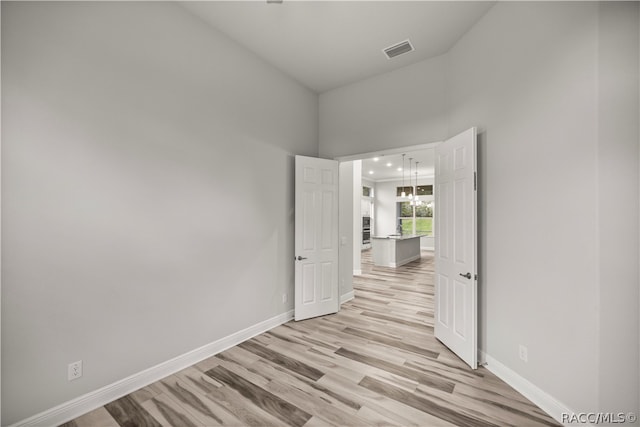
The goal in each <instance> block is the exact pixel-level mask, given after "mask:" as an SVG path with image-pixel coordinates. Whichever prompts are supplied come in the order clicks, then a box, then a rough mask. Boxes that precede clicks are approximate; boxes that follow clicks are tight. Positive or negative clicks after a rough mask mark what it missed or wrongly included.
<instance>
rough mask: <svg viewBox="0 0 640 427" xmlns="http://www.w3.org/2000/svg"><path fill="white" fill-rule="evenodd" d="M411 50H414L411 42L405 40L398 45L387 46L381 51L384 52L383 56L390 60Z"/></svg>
mask: <svg viewBox="0 0 640 427" xmlns="http://www.w3.org/2000/svg"><path fill="white" fill-rule="evenodd" d="M412 50H414V49H413V46H412V45H411V42H410V41H409V40H405V41H403V42H400V43H398V44H394V45H393V46H389V47H387V48H385V49H383V50H382V51H383V52H384V54H385V55H387V58H388V59H391V58H395V57H396V56H398V55H402V54H403V53H407V52H411V51H412Z"/></svg>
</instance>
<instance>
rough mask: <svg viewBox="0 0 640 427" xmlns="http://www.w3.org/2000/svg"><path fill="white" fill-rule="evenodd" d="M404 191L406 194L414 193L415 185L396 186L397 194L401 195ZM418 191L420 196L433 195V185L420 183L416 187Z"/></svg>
mask: <svg viewBox="0 0 640 427" xmlns="http://www.w3.org/2000/svg"><path fill="white" fill-rule="evenodd" d="M402 191H404V192H405V194H413V187H412V186H410V185H407V186H404V187H396V196H397V197H400V195H401V194H402ZM416 193H418V196H433V185H418V186H417V187H416Z"/></svg>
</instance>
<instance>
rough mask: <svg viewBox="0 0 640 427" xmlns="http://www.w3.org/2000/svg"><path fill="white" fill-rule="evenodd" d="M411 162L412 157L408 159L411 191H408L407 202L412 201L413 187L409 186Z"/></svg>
mask: <svg viewBox="0 0 640 427" xmlns="http://www.w3.org/2000/svg"><path fill="white" fill-rule="evenodd" d="M411 160H413V157H409V187H410V188H411V190H409V191H410V193H409V196H408V197H409V200H411V199H413V185H411Z"/></svg>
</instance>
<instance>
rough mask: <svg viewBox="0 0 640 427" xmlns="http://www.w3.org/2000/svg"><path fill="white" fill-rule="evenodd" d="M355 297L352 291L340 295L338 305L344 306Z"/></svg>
mask: <svg viewBox="0 0 640 427" xmlns="http://www.w3.org/2000/svg"><path fill="white" fill-rule="evenodd" d="M355 296H356V294H355V292H354V291H349V292H347V293H346V294H343V295H340V304H344V303H345V302H347V301H351V300H352V299H354V298H355Z"/></svg>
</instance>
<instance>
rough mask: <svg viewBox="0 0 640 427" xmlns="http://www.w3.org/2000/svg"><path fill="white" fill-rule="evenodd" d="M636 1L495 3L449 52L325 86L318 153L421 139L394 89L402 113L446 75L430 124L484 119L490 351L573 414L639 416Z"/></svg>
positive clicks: (483, 256)
mask: <svg viewBox="0 0 640 427" xmlns="http://www.w3.org/2000/svg"><path fill="white" fill-rule="evenodd" d="M637 7H638V5H637V3H624V4H622V3H607V4H606V5H604V6H599V5H598V3H589V2H585V3H580V2H566V3H555V2H553V3H552V2H548V3H546V2H498V3H497V4H496V5H495V6H494V7H493V8H492V9H491V10H490V11H489V12H488V13H487V14H486V15H485V16H484V17H483V18H482V19H481V20H480V21H479V22H478V23H477V24H476V25H475V26H474V27H473V28H472V29H471V30H470V31H469V32H468V33H467V34H466V35H465V36H463V37H462V39H461V40H460V41H459V42H458V43H457V45H456V46H455V47H454V48H453V49H452V50H451V51H450V52H449V53H448V54H446V55H444V58H439V59H437V60H436V61H435V62H433V60H430V61H425V62H424V63H421V64H417V65H414V66H411V67H407V68H405V69H403V70H400V71H396V72H391V73H388V74H386V75H384V76H378V77H376V78H374V79H369V80H367V81H363V82H360V83H358V84H355V85H352V86H348V87H345V88H340V89H336V90H334V91H330V92H328V93H326V94H321V95H320V109H321V120H320V128H321V132H320V152H321V153H323V154H324V155H326V156H329V157H331V156H338V155H343V156H346V155H350V154H356V153H363V152H371V151H373V150H380V149H383V148H386V149H388V148H393V147H402V146H406V145H407V144H411V143H414V142H415V140H416V137H415V135H414V134H407V135H406V136H407V139H406V140H404V141H402V140H401V138H400V137H399V136H400V135H403V134H404V132H405V130H406V129H407V122H406V121H405V120H403V117H402V115H401V114H398V115H394V114H392V113H391V114H390V113H389V111H387V110H384V111H382V110H381V109H376V108H373V107H370V106H371V105H379V104H385V103H386V102H387V100H386V98H385V97H386V96H387V93H384V91H383V90H382V89H381V87H385V88H389V87H395V88H397V90H398V91H399V92H402V93H403V95H402V97H399V98H393V100H392V102H389V104H390V105H392V107H391V106H390V107H389V108H390V109H391V108H393V109H395V110H397V111H399V112H403V111H406V110H407V109H411V108H413V107H414V106H415V105H417V104H418V103H420V102H425V101H423V99H422V98H423V93H422V91H419V90H417V91H415V92H411V91H410V88H417V87H422V88H427V87H429V85H433V86H434V87H435V86H437V85H439V84H441V80H440V79H438V78H437V77H435V78H434V75H433V74H432V73H429V72H426V70H434V69H438V70H439V71H440V72H442V73H443V74H444V75H446V76H447V79H446V90H445V97H446V99H447V107H446V108H445V110H444V111H438V112H436V113H434V114H430V113H431V112H432V111H433V110H430V109H428V108H427V109H423V110H422V113H423V115H424V117H425V121H424V122H422V124H424V125H425V127H424V128H422V129H421V130H420V132H422V133H423V134H424V135H425V137H428V138H430V139H431V141H435V140H439V139H444V138H445V137H447V136H452V135H454V134H456V133H458V132H460V131H462V130H465V129H467V128H469V127H471V126H478V127H479V129H480V135H479V174H480V177H479V232H480V251H479V252H480V253H479V261H480V267H479V274H480V281H479V287H480V294H479V298H480V319H479V322H480V331H479V332H480V336H479V339H480V347H481V349H482V350H483V351H484V352H486V353H487V354H489V355H490V356H491V357H492V358H493V359H495V360H497V361H499V362H500V363H502V364H503V365H504V366H506V367H507V368H508V369H509V370H511V371H512V372H514V373H515V374H516V375H517V376H519V377H521V378H523V379H525V380H528V381H530V382H531V383H532V384H533V385H535V386H537V387H538V388H540V389H542V390H543V391H544V392H546V393H547V394H548V395H550V396H551V397H553V398H555V399H557V400H558V401H559V402H560V404H561V405H563V406H564V407H566V408H570V409H573V410H576V411H586V412H589V411H597V410H608V409H615V408H619V407H622V406H625V408H626V410H627V411H635V412H636V413H637V412H638V408H637V406H636V405H637V402H638V377H639V375H638V361H637V349H638V336H639V332H638V320H637V312H638V305H637V302H638V279H637V277H638V276H637V274H638V273H637V268H638V267H637V266H638V264H637V262H636V261H637V259H638V203H637V199H638V193H639V191H638V178H637V176H638V130H637V126H638V125H637V117H638V92H637V91H638V89H637V84H638V61H637V52H638V34H637V32H638V12H637ZM622 16H625V19H622V20H621V22H620V23H619V25H616V22H617V21H618V19H619V18H621V17H622ZM541 28H544V31H540V29H541ZM627 56H628V58H627V60H625V58H626V57H627ZM443 64H444V65H443ZM412 67H415V68H412ZM440 67H441V68H440ZM620 67H622V68H620ZM603 72H604V74H603ZM381 82H383V83H384V85H382V84H381ZM433 90H434V91H435V88H434V89H433ZM425 91H428V89H425ZM625 94H626V95H625ZM337 112H340V114H341V117H339V118H337V117H334V116H335V115H336V114H338V113H337ZM443 116H445V117H446V120H447V125H446V126H443V125H442V123H440V122H438V123H437V124H436V123H435V121H434V122H431V121H430V120H429V119H430V118H431V117H440V118H441V117H443ZM349 122H352V123H354V126H353V127H348V126H347V125H346V124H345V123H349ZM410 128H411V127H410ZM445 130H446V134H445V135H443V134H442V133H443V132H445ZM420 132H418V133H420ZM376 133H380V134H381V135H382V136H381V137H380V138H376V137H373V138H372V137H371V136H372V135H375V134H376ZM387 136H393V137H389V138H387ZM383 139H384V141H383ZM425 142H429V141H425ZM618 165H620V167H621V168H622V169H621V170H620V171H619V172H618V171H617V168H618ZM378 193H380V189H379V191H378ZM609 204H613V207H614V208H615V209H611V208H612V206H609ZM620 209H623V210H624V214H620V215H618V213H619V212H621V211H620ZM381 231H382V230H381ZM623 235H625V236H626V237H624V236H623ZM616 268H620V273H621V276H620V280H619V279H618V278H617V277H618V276H616ZM616 306H619V307H620V308H619V310H620V311H616V309H615V307H616ZM625 319H626V321H625ZM616 328H617V329H616ZM605 335H607V336H606V337H605ZM616 342H617V344H616ZM520 344H523V345H526V346H527V347H528V354H529V361H528V363H524V362H522V361H520V360H519V358H518V346H519V345H520ZM623 373H625V374H624V375H626V377H624V378H623ZM609 375H611V377H610V378H609V377H608V376H609ZM615 384H618V385H619V387H617V388H616V387H615ZM615 402H617V403H615ZM629 405H631V406H629Z"/></svg>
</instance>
